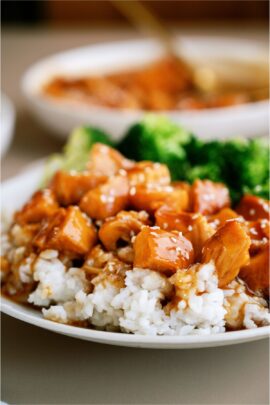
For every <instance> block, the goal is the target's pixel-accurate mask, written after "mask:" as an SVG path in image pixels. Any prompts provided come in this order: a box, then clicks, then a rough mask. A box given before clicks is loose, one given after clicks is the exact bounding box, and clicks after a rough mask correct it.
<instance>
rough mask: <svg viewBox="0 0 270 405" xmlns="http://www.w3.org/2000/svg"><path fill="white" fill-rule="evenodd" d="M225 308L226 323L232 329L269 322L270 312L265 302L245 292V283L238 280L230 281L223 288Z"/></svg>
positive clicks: (249, 327)
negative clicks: (225, 288)
mask: <svg viewBox="0 0 270 405" xmlns="http://www.w3.org/2000/svg"><path fill="white" fill-rule="evenodd" d="M224 295H225V300H224V307H225V308H226V311H227V312H226V316H225V318H226V324H227V326H228V327H230V328H232V329H243V328H246V329H252V328H256V327H257V326H264V325H269V324H270V314H269V311H268V308H267V302H266V301H265V300H264V299H263V298H261V297H256V296H251V295H250V294H248V293H247V291H246V287H245V285H244V284H243V283H242V282H241V281H240V280H234V281H232V282H231V283H230V285H229V286H228V289H227V290H224Z"/></svg>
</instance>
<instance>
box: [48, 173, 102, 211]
mask: <svg viewBox="0 0 270 405" xmlns="http://www.w3.org/2000/svg"><path fill="white" fill-rule="evenodd" d="M106 180H107V177H106V176H104V175H102V174H94V173H91V172H88V171H84V172H75V171H70V172H64V171H59V172H57V173H56V174H55V175H54V177H53V179H52V181H51V184H50V188H51V189H52V190H53V191H54V193H55V195H56V197H57V200H58V201H59V203H60V204H61V205H65V206H66V205H71V204H77V203H78V202H79V201H80V199H81V198H82V196H83V195H84V194H85V193H86V192H87V191H88V190H91V189H93V188H95V187H97V186H98V185H99V184H101V183H104V182H105V181H106Z"/></svg>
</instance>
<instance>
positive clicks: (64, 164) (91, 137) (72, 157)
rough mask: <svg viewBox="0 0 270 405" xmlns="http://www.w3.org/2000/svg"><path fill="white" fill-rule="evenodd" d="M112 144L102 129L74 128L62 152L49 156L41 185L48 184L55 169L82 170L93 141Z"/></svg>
mask: <svg viewBox="0 0 270 405" xmlns="http://www.w3.org/2000/svg"><path fill="white" fill-rule="evenodd" d="M96 142H100V143H105V144H107V145H112V143H111V141H110V140H109V138H108V137H107V135H105V134H104V133H103V132H102V131H100V130H98V129H94V128H89V127H81V128H77V129H75V130H74V131H73V132H72V134H71V135H70V137H69V139H68V142H67V144H66V145H65V146H64V149H63V153H61V154H60V153H59V154H55V155H53V156H51V157H50V158H49V159H48V160H47V162H46V164H45V170H44V176H43V179H42V185H43V186H45V185H46V184H48V182H49V180H50V179H51V177H52V176H53V175H54V173H55V172H56V171H57V170H78V171H80V170H84V169H85V166H86V163H87V161H88V159H89V152H90V150H91V148H92V146H93V145H94V143H96Z"/></svg>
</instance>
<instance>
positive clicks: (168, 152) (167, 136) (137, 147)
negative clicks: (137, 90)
mask: <svg viewBox="0 0 270 405" xmlns="http://www.w3.org/2000/svg"><path fill="white" fill-rule="evenodd" d="M191 139H192V135H191V134H190V133H189V132H188V131H186V130H185V129H183V128H180V127H178V126H177V125H176V124H174V123H173V122H171V121H170V120H169V119H167V118H166V117H162V116H154V115H148V116H146V117H145V118H144V119H143V120H142V121H141V122H140V123H138V124H136V125H134V126H133V127H132V128H131V129H130V130H129V131H128V133H127V135H126V137H125V139H124V140H123V141H122V142H121V143H120V145H119V149H120V151H121V152H122V153H123V154H125V155H126V156H127V157H130V158H133V159H135V160H153V161H155V162H161V163H165V164H167V165H168V167H169V169H170V171H171V175H172V178H173V179H184V178H185V177H186V170H187V168H188V162H187V154H186V151H185V145H187V144H188V143H189V142H190V141H191Z"/></svg>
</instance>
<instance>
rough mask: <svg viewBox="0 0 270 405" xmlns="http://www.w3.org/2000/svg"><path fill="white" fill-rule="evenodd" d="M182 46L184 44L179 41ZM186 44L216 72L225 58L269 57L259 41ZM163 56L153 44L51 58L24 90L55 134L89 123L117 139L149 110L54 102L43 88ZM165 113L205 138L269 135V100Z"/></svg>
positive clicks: (27, 78)
mask: <svg viewBox="0 0 270 405" xmlns="http://www.w3.org/2000/svg"><path fill="white" fill-rule="evenodd" d="M177 44H178V45H179V40H178V41H177V40H176V46H177ZM181 44H182V45H181V47H182V48H181V49H182V50H183V52H184V53H185V55H186V57H187V58H188V59H189V60H190V61H207V62H209V60H211V61H212V63H214V64H215V65H216V68H217V69H222V66H223V64H222V62H220V63H218V60H219V59H221V58H222V59H223V60H224V59H226V58H232V59H234V60H240V61H243V60H244V61H252V60H253V61H254V60H255V61H258V63H259V62H260V61H264V62H265V59H266V60H267V57H268V53H267V49H265V47H264V46H262V45H261V44H260V43H257V42H248V41H244V40H238V39H233V38H231V39H225V38H217V37H215V38H211V37H191V36H189V37H184V38H181ZM161 55H162V48H161V47H160V45H159V44H158V43H157V42H156V41H154V40H140V41H125V42H117V43H111V44H104V45H95V46H87V47H82V48H77V49H74V50H70V51H67V52H63V53H58V54H56V55H53V56H51V57H48V58H47V59H44V60H42V61H40V62H38V63H36V64H35V65H33V66H32V67H30V68H29V70H28V71H27V72H26V73H25V75H24V76H23V78H22V82H21V85H22V90H23V93H24V95H25V96H26V98H27V99H28V101H29V105H30V108H31V109H32V111H33V112H34V114H35V115H36V116H37V118H38V119H39V120H40V121H41V122H42V123H43V124H44V125H46V126H47V127H48V128H50V129H51V130H53V132H54V133H55V135H58V136H60V137H62V138H66V137H67V135H68V134H69V133H70V131H71V130H72V129H73V128H74V127H76V126H78V125H82V124H89V125H92V126H96V127H98V128H101V129H103V130H104V131H106V132H108V134H110V135H111V136H112V138H113V139H115V140H117V139H120V138H121V137H122V136H123V134H124V132H125V131H126V130H127V128H128V127H129V126H130V125H131V124H133V123H134V122H136V121H138V120H139V119H140V118H141V117H142V116H143V115H144V114H145V112H143V111H130V110H120V109H110V108H105V107H104V108H103V107H94V106H86V105H82V104H75V103H74V102H73V103H72V102H69V101H65V102H64V101H54V100H51V99H48V98H46V97H44V96H42V94H41V91H40V89H41V87H42V85H43V84H44V83H45V82H47V81H48V79H49V78H51V77H53V76H55V75H63V74H64V75H65V74H67V75H73V76H77V75H80V74H97V73H99V74H102V73H106V72H112V71H117V70H118V71H119V70H123V69H125V68H129V67H131V66H133V67H134V66H136V65H142V64H145V63H148V62H150V61H152V60H154V59H156V58H158V57H160V56H161ZM257 77H258V78H259V77H260V75H257ZM239 80H240V79H239ZM161 114H166V115H167V116H169V117H171V118H172V119H173V120H174V121H175V122H177V123H179V124H182V125H184V126H186V127H187V128H188V129H190V130H191V131H193V132H194V133H196V134H198V135H199V136H201V137H203V138H215V137H231V136H234V135H243V136H247V137H250V136H257V135H265V134H268V128H269V124H268V101H260V102H256V103H249V104H245V105H241V106H236V107H228V108H218V109H211V110H202V111H183V112H179V111H164V112H162V113H161Z"/></svg>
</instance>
